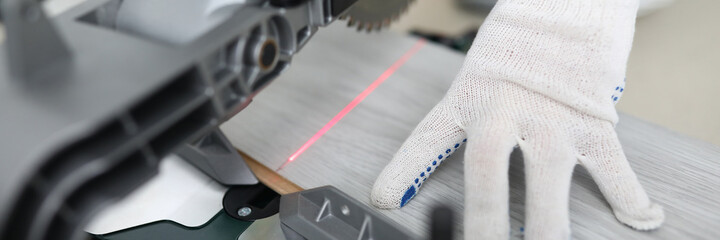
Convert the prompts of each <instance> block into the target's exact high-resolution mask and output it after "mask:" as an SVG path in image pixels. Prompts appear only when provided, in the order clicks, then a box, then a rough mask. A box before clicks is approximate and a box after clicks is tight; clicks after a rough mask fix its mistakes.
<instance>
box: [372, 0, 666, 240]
mask: <svg viewBox="0 0 720 240" xmlns="http://www.w3.org/2000/svg"><path fill="white" fill-rule="evenodd" d="M637 4H638V2H637V0H583V1H579V0H535V1H521V0H501V1H499V2H498V3H497V5H496V6H495V8H494V9H493V11H492V12H491V13H490V15H489V16H488V17H487V19H486V20H485V23H484V24H483V26H482V27H481V28H480V30H479V31H478V34H477V37H476V38H475V42H474V43H473V46H472V48H471V49H470V51H469V52H468V55H467V58H466V59H465V63H464V65H463V68H462V69H461V70H460V73H459V74H458V76H457V78H456V80H455V82H454V83H453V84H452V86H451V88H450V90H449V91H448V92H447V94H446V96H445V98H443V99H442V100H441V101H440V103H438V105H437V106H435V108H433V109H432V110H431V111H430V113H429V114H428V115H427V116H426V117H425V119H424V120H423V121H422V122H421V123H420V124H419V125H418V126H417V128H416V129H415V130H414V131H413V133H412V134H411V135H410V137H409V138H408V139H407V140H406V141H405V143H404V144H403V145H402V146H401V148H400V149H399V151H398V152H397V154H396V155H395V157H394V158H393V160H392V161H391V162H390V163H389V164H388V166H387V167H385V169H384V170H383V172H382V173H381V174H380V176H379V177H378V179H377V181H376V182H375V185H374V187H373V190H372V193H371V198H372V203H373V204H374V205H375V206H377V207H380V208H398V207H402V206H403V205H405V204H407V202H408V201H409V200H410V199H411V198H412V197H413V196H415V194H416V193H417V192H418V190H419V188H420V186H421V185H422V183H423V182H425V181H426V179H427V177H429V176H430V174H431V173H432V172H433V171H435V169H436V168H437V167H438V166H439V165H440V164H441V163H442V161H443V160H445V159H446V158H447V156H448V155H450V154H452V153H453V152H454V151H455V150H456V149H457V148H458V147H459V146H460V145H461V144H463V143H464V142H466V141H467V148H466V151H465V214H464V215H465V222H464V223H465V236H466V238H467V239H507V238H508V235H509V220H508V211H509V210H508V162H509V156H510V153H511V152H512V151H513V148H514V147H515V146H519V147H520V149H521V150H522V152H523V156H524V161H525V174H526V183H527V186H526V196H527V200H526V202H525V203H526V217H525V237H526V239H568V238H570V227H569V226H570V221H569V219H568V195H569V189H570V181H571V176H572V171H573V168H574V166H575V164H578V163H579V164H581V165H583V166H584V167H585V168H587V170H588V172H590V174H591V175H592V177H593V178H594V179H595V181H596V182H597V184H598V186H599V187H600V190H601V191H602V193H603V194H604V195H605V198H606V199H607V200H608V202H609V203H610V205H611V206H612V208H613V212H614V213H615V216H616V217H617V219H618V220H619V221H621V222H623V223H625V224H627V225H629V226H630V227H632V228H635V229H639V230H649V229H653V228H657V227H659V226H660V224H661V223H662V221H663V219H664V215H663V211H662V208H661V207H660V206H658V205H656V204H654V203H651V202H650V200H649V199H648V196H647V195H646V194H645V191H644V190H643V189H642V186H640V183H639V182H638V179H637V177H636V176H635V173H634V172H633V171H632V169H631V168H630V165H629V164H628V162H627V159H626V158H625V154H624V153H623V150H622V147H621V146H620V142H619V141H618V138H617V135H616V133H615V129H614V126H615V123H616V122H617V119H618V116H617V113H616V112H615V108H614V103H615V102H617V100H618V99H619V97H620V94H621V93H622V92H623V90H624V75H625V68H626V62H627V58H628V55H629V52H630V47H631V43H632V36H633V32H634V23H635V14H636V11H637Z"/></svg>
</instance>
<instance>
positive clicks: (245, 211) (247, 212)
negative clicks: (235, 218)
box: [237, 207, 252, 217]
mask: <svg viewBox="0 0 720 240" xmlns="http://www.w3.org/2000/svg"><path fill="white" fill-rule="evenodd" d="M237 213H238V215H240V216H241V217H245V216H247V215H250V213H252V209H250V208H249V207H242V208H240V209H238V212H237Z"/></svg>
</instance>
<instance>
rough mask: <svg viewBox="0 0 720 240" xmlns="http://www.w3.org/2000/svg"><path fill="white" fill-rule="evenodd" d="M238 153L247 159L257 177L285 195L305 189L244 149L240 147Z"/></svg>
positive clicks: (246, 161)
mask: <svg viewBox="0 0 720 240" xmlns="http://www.w3.org/2000/svg"><path fill="white" fill-rule="evenodd" d="M238 153H240V156H242V157H243V159H245V163H247V165H248V167H250V170H252V172H253V173H254V174H255V177H257V179H258V180H259V181H260V182H261V183H263V184H265V186H268V187H269V188H270V189H272V190H274V191H275V192H277V193H279V194H281V195H284V194H289V193H294V192H299V191H302V190H304V189H302V188H301V187H300V186H298V185H297V184H295V183H293V182H291V181H290V180H287V178H285V177H283V176H280V174H278V173H277V172H275V171H273V170H272V169H270V168H268V167H266V166H265V165H263V164H262V163H260V162H258V161H257V160H255V159H254V158H252V157H250V156H248V155H247V154H245V153H244V152H243V151H241V150H239V149H238Z"/></svg>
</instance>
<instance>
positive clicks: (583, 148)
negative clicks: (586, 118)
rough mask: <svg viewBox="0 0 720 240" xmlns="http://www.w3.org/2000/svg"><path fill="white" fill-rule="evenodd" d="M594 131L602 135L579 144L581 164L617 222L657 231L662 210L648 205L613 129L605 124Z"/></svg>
mask: <svg viewBox="0 0 720 240" xmlns="http://www.w3.org/2000/svg"><path fill="white" fill-rule="evenodd" d="M598 124H601V123H598ZM597 129H601V130H602V131H595V132H593V133H589V134H588V136H589V137H586V138H583V140H582V142H580V144H579V146H580V147H579V150H578V151H579V152H580V154H581V156H580V158H579V159H580V163H581V164H582V165H583V166H584V167H585V168H586V169H587V170H588V172H589V173H590V175H591V176H592V177H593V179H594V180H595V182H596V183H597V185H598V187H599V188H600V191H601V192H602V193H603V195H604V196H605V199H607V201H608V202H609V203H610V206H612V208H613V212H614V213H615V217H616V218H617V219H618V220H619V221H620V222H622V223H625V224H627V225H628V226H630V227H632V228H635V229H638V230H650V229H654V228H657V227H659V226H660V225H661V224H662V222H663V220H664V219H665V216H664V213H663V210H662V207H661V206H659V205H657V204H654V203H652V202H650V199H649V198H648V196H647V194H646V193H645V190H644V189H643V187H642V185H640V182H639V181H638V178H637V176H636V175H635V172H633V170H632V168H631V167H630V164H629V163H628V161H627V158H626V157H625V153H623V150H622V146H621V145H620V141H619V140H618V138H617V134H616V133H615V130H614V129H613V127H612V125H611V124H610V123H606V124H604V126H602V127H598V128H597Z"/></svg>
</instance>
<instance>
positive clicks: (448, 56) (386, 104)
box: [222, 24, 720, 239]
mask: <svg viewBox="0 0 720 240" xmlns="http://www.w3.org/2000/svg"><path fill="white" fill-rule="evenodd" d="M339 25H340V24H335V25H334V26H331V27H329V28H323V29H320V31H319V32H318V34H317V35H316V36H315V37H313V39H312V40H311V41H310V42H309V43H308V45H307V46H305V48H304V49H303V50H302V51H301V52H300V54H299V55H297V56H296V57H295V58H294V62H293V65H292V66H291V68H290V69H289V70H288V71H287V72H285V73H284V74H282V75H281V76H280V77H279V78H278V79H277V80H275V81H274V83H272V84H271V85H270V86H269V87H267V88H266V89H265V90H264V91H263V92H261V93H260V94H259V95H258V96H257V97H256V98H255V100H254V102H253V103H252V104H250V106H249V107H248V108H247V109H245V110H243V111H242V112H240V113H239V114H238V115H237V116H235V117H234V118H232V119H231V120H229V121H228V122H227V123H225V124H224V125H223V126H222V130H223V131H224V132H225V133H226V134H227V135H228V138H229V139H230V140H231V142H232V143H233V144H234V145H235V146H236V147H237V148H238V149H239V150H241V151H243V152H244V153H246V154H248V155H249V156H251V157H252V158H254V159H256V160H257V161H258V162H260V163H261V164H264V165H265V166H267V167H268V168H270V169H277V168H278V167H279V166H281V165H282V164H283V163H284V162H285V161H286V160H287V159H288V157H289V156H290V155H291V154H293V153H294V152H295V151H296V150H297V149H298V148H300V146H301V145H303V143H305V142H306V141H307V140H308V139H309V138H311V137H312V136H313V135H314V134H315V133H316V132H317V131H318V130H320V129H321V128H322V127H323V126H324V125H325V124H326V123H327V122H328V121H329V120H330V119H332V118H333V116H335V114H337V113H338V112H339V111H340V110H341V109H343V108H344V107H345V106H346V105H347V104H348V103H349V102H350V101H351V100H352V99H353V98H354V97H355V96H357V95H358V94H359V93H360V92H362V91H363V90H364V89H365V88H366V87H367V86H368V85H370V84H371V83H372V82H373V81H374V80H375V79H376V78H377V77H378V76H379V75H380V74H381V73H382V72H384V71H385V70H386V69H387V68H388V67H389V66H390V65H391V64H393V62H395V61H396V60H397V59H398V58H400V56H402V55H403V53H405V52H406V51H407V50H409V49H410V48H411V46H412V45H413V44H415V43H416V42H417V39H415V38H412V37H407V36H401V35H394V34H391V33H380V34H377V33H373V34H366V33H357V32H355V31H354V30H352V29H347V28H345V27H344V26H339ZM463 58H464V56H463V55H461V54H459V53H455V52H452V51H450V50H448V49H446V48H444V47H441V46H436V45H434V44H427V45H426V46H424V47H423V48H422V49H420V50H419V51H418V52H417V54H415V55H414V56H413V57H412V58H410V59H409V60H408V61H407V62H406V64H405V65H403V66H402V67H400V68H399V69H398V70H397V72H395V74H393V75H392V76H391V77H389V78H388V79H387V81H386V82H384V83H383V84H382V85H380V86H379V87H378V88H377V89H376V90H375V91H374V92H373V93H372V94H370V95H369V96H368V97H367V98H366V99H365V100H364V101H363V102H362V103H360V104H359V105H357V107H356V108H355V109H354V110H353V111H351V112H350V113H349V114H347V115H346V116H345V118H344V119H342V120H341V121H339V122H338V123H337V124H336V125H335V126H334V127H333V128H332V129H330V130H329V131H328V132H327V133H326V134H325V135H324V136H323V137H321V138H320V139H319V140H318V141H317V142H315V144H314V145H312V146H311V147H309V148H308V149H307V150H306V151H305V152H304V153H303V154H302V155H300V156H299V157H298V158H297V160H295V161H294V162H291V163H289V164H287V166H286V167H284V168H283V169H282V170H280V171H279V172H278V173H279V174H280V175H282V176H283V177H285V178H287V179H288V180H290V181H292V182H293V183H295V184H297V185H298V186H299V187H302V188H304V189H309V188H314V187H319V186H324V185H334V186H335V187H337V188H339V189H340V190H342V191H344V192H346V193H348V194H349V195H350V196H352V197H354V198H356V199H358V200H360V201H361V202H364V203H366V204H369V193H370V189H371V187H372V184H373V182H374V180H375V178H376V177H377V176H378V174H379V173H380V171H381V170H382V168H383V167H384V166H385V165H386V164H387V162H388V161H390V159H391V158H392V155H393V154H394V153H395V151H396V150H397V149H398V148H399V146H400V145H401V144H402V142H403V141H404V139H405V138H406V137H407V136H408V135H409V134H410V132H411V131H412V130H413V128H414V127H415V125H416V124H417V123H418V122H420V120H422V118H423V117H424V116H425V114H426V113H427V112H428V111H429V110H430V108H432V106H434V104H435V103H436V102H437V101H439V100H440V99H441V98H442V96H443V95H444V94H445V91H446V90H447V88H448V87H449V86H450V83H451V82H452V80H453V79H454V77H455V75H456V73H457V71H458V70H459V68H460V66H461V64H462V62H463ZM628 94H632V92H629V93H628ZM617 131H618V134H619V136H620V140H621V141H622V143H623V145H624V148H625V151H626V154H627V157H628V159H629V160H630V161H631V165H632V166H633V168H634V169H635V171H636V172H637V174H638V177H639V179H640V181H641V182H642V184H643V185H644V186H645V189H646V190H647V192H648V194H649V195H650V196H651V198H652V199H653V200H654V201H656V202H658V203H659V204H661V205H662V206H664V207H665V214H666V222H665V224H664V226H663V227H662V228H660V229H659V230H655V231H651V232H638V231H634V230H632V229H630V228H628V227H626V226H624V225H623V224H621V223H619V222H617V221H616V220H615V218H614V216H613V215H612V211H611V209H610V207H609V205H608V204H607V202H606V201H605V200H604V198H603V197H602V195H601V194H600V191H599V189H598V188H597V186H596V185H595V183H594V182H593V181H592V180H591V178H590V176H589V175H588V173H587V172H586V171H585V170H584V169H582V168H581V167H577V168H576V170H575V175H574V177H573V184H572V187H571V191H570V195H571V199H570V206H569V207H570V215H571V216H570V217H571V221H572V230H573V238H575V239H718V238H720V216H719V215H720V203H719V202H720V147H718V146H715V145H711V144H709V143H705V142H702V141H699V140H695V139H691V138H688V137H685V136H682V135H679V134H676V133H673V132H670V131H667V130H665V129H663V128H660V127H657V126H655V125H651V124H648V123H645V122H643V121H641V120H638V119H636V118H633V117H630V116H627V115H623V114H621V116H620V123H619V124H618V126H617ZM462 155H463V154H462V150H461V151H460V153H457V154H454V155H453V156H451V157H450V159H448V161H446V163H445V164H444V165H443V166H442V167H440V168H439V169H438V170H437V172H435V173H434V174H433V175H432V178H431V179H430V180H428V182H427V183H426V184H423V188H422V189H421V191H420V193H419V194H418V196H416V197H415V198H414V199H413V200H412V201H411V202H410V203H409V204H408V205H407V206H405V207H404V208H402V209H400V210H378V211H379V212H380V213H382V214H385V215H387V216H388V217H390V218H391V219H393V220H395V221H397V222H398V223H401V225H402V226H405V227H406V228H408V229H410V230H411V231H412V232H414V233H416V234H418V235H425V234H426V232H427V230H428V225H427V222H428V221H429V214H430V208H431V207H432V206H434V205H435V204H437V203H444V204H448V205H450V206H451V207H452V208H453V209H454V210H455V212H456V213H457V215H456V216H457V217H458V222H460V221H461V219H462V214H463V169H462V166H463V164H462V161H463V156H462ZM510 184H511V187H510V191H511V193H510V201H511V204H510V208H511V209H510V216H511V224H512V229H511V231H512V237H513V238H521V237H522V231H521V230H520V229H521V227H522V222H523V211H524V210H523V208H524V207H523V206H524V177H523V170H522V157H521V156H520V154H519V153H518V152H516V153H514V154H513V156H512V160H511V168H510ZM476 214H481V213H476ZM456 231H457V233H458V234H459V235H458V236H462V226H461V225H460V224H458V225H457V227H456Z"/></svg>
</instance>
